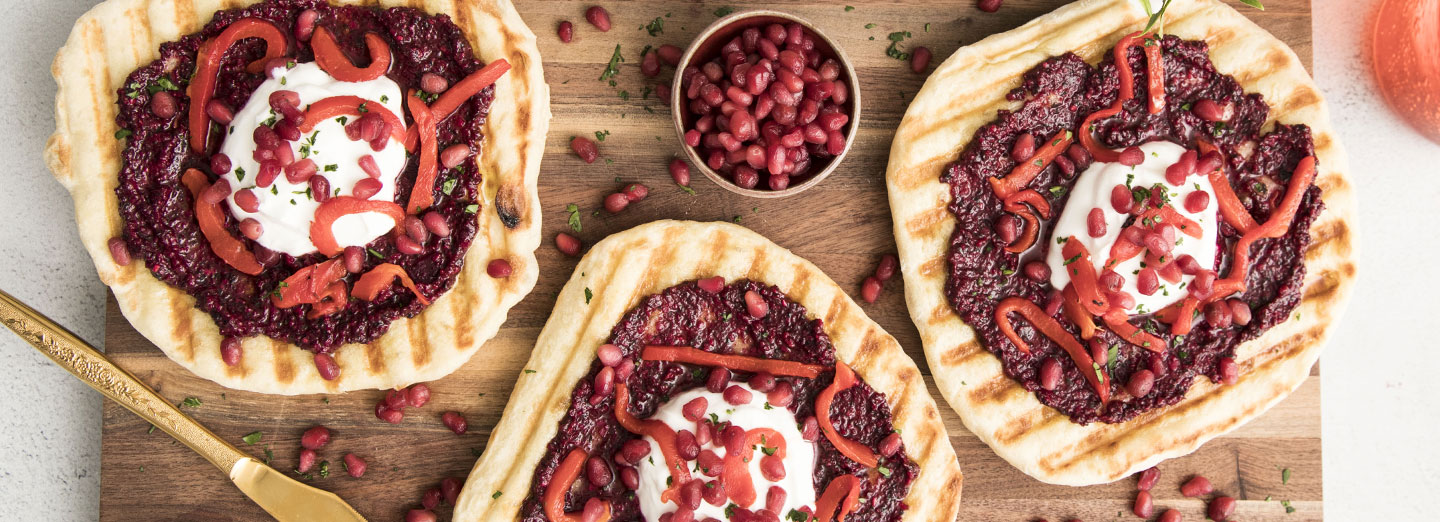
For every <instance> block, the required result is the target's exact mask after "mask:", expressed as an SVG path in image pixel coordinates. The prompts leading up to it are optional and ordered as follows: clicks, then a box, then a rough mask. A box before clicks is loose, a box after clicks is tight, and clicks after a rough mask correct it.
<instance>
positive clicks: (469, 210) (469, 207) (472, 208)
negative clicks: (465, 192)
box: [465, 204, 480, 214]
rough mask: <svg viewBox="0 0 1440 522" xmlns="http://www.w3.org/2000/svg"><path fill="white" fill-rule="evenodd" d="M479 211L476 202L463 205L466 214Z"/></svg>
mask: <svg viewBox="0 0 1440 522" xmlns="http://www.w3.org/2000/svg"><path fill="white" fill-rule="evenodd" d="M479 211H480V205H476V204H470V205H465V213H466V214H474V213H476V212H479Z"/></svg>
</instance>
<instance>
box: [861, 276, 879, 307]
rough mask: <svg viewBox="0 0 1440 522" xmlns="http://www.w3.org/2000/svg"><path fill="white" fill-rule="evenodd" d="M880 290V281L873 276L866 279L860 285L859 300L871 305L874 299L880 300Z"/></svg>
mask: <svg viewBox="0 0 1440 522" xmlns="http://www.w3.org/2000/svg"><path fill="white" fill-rule="evenodd" d="M880 290H882V285H881V284H880V280H879V279H876V278H875V277H874V276H871V277H867V278H865V281H864V282H863V283H861V284H860V298H861V299H864V300H865V302H867V303H873V302H875V300H876V299H879V298H880Z"/></svg>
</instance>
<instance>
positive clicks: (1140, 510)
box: [1131, 490, 1155, 518]
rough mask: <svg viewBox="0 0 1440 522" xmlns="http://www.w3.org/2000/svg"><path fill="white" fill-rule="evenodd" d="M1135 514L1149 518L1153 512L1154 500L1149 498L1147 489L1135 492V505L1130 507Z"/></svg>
mask: <svg viewBox="0 0 1440 522" xmlns="http://www.w3.org/2000/svg"><path fill="white" fill-rule="evenodd" d="M1131 512H1133V513H1135V516H1137V517H1140V518H1150V515H1154V514H1155V500H1154V499H1153V498H1151V496H1150V492H1149V491H1143V490H1142V491H1140V492H1139V493H1136V494H1135V507H1134V508H1133V509H1131Z"/></svg>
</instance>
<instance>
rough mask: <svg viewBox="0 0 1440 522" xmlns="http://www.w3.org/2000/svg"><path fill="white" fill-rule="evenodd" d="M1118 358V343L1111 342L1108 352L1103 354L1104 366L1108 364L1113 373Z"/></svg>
mask: <svg viewBox="0 0 1440 522" xmlns="http://www.w3.org/2000/svg"><path fill="white" fill-rule="evenodd" d="M1136 311H1137V312H1138V311H1139V310H1136ZM1119 360H1120V345H1118V344H1112V345H1110V353H1108V354H1107V355H1106V356H1105V361H1106V366H1109V367H1110V368H1109V369H1110V372H1111V373H1114V372H1115V364H1116V363H1117V362H1119Z"/></svg>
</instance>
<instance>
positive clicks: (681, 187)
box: [675, 183, 695, 196]
mask: <svg viewBox="0 0 1440 522" xmlns="http://www.w3.org/2000/svg"><path fill="white" fill-rule="evenodd" d="M675 186H677V187H680V190H683V191H685V193H686V194H689V195H691V196H694V195H695V189H692V188H690V187H687V186H685V185H681V184H679V183H676V184H675Z"/></svg>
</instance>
